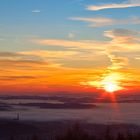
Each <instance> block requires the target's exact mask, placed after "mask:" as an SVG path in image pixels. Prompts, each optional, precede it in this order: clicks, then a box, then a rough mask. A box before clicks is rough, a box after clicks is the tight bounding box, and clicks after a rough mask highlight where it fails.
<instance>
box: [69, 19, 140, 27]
mask: <svg viewBox="0 0 140 140" xmlns="http://www.w3.org/2000/svg"><path fill="white" fill-rule="evenodd" d="M70 19H71V20H76V21H83V22H87V23H89V26H90V27H102V26H110V25H125V24H140V18H138V17H130V18H128V19H112V18H105V17H94V18H86V17H72V18H70Z"/></svg>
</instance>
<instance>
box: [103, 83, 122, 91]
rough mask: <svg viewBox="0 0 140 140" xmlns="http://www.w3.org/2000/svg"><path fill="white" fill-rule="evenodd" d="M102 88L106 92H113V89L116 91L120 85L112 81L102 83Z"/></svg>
mask: <svg viewBox="0 0 140 140" xmlns="http://www.w3.org/2000/svg"><path fill="white" fill-rule="evenodd" d="M104 89H105V90H106V91H107V92H114V91H117V90H119V89H120V87H119V86H118V85H117V84H115V83H112V82H108V83H106V84H105V85H104Z"/></svg>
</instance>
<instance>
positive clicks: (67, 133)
mask: <svg viewBox="0 0 140 140" xmlns="http://www.w3.org/2000/svg"><path fill="white" fill-rule="evenodd" d="M139 132H140V126H138V125H132V124H108V125H104V124H92V123H86V122H83V121H53V122H31V121H11V120H0V140H140V133H139Z"/></svg>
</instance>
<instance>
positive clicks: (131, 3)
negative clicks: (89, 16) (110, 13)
mask: <svg viewBox="0 0 140 140" xmlns="http://www.w3.org/2000/svg"><path fill="white" fill-rule="evenodd" d="M139 6H140V1H139V0H128V1H125V2H123V3H112V4H100V5H89V6H87V7H86V9H87V10H91V11H98V10H103V9H117V8H130V7H139Z"/></svg>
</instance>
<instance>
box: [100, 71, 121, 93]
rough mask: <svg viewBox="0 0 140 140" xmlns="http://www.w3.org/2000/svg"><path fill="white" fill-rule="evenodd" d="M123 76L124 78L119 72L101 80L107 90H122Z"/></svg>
mask: <svg viewBox="0 0 140 140" xmlns="http://www.w3.org/2000/svg"><path fill="white" fill-rule="evenodd" d="M121 78H122V77H121V75H120V74H118V73H112V74H109V75H106V76H105V77H104V79H103V80H102V82H101V83H102V87H103V88H104V89H105V91H107V92H110V93H112V92H115V91H118V90H121V89H122V87H121V86H120V84H121V83H120V80H121Z"/></svg>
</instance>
